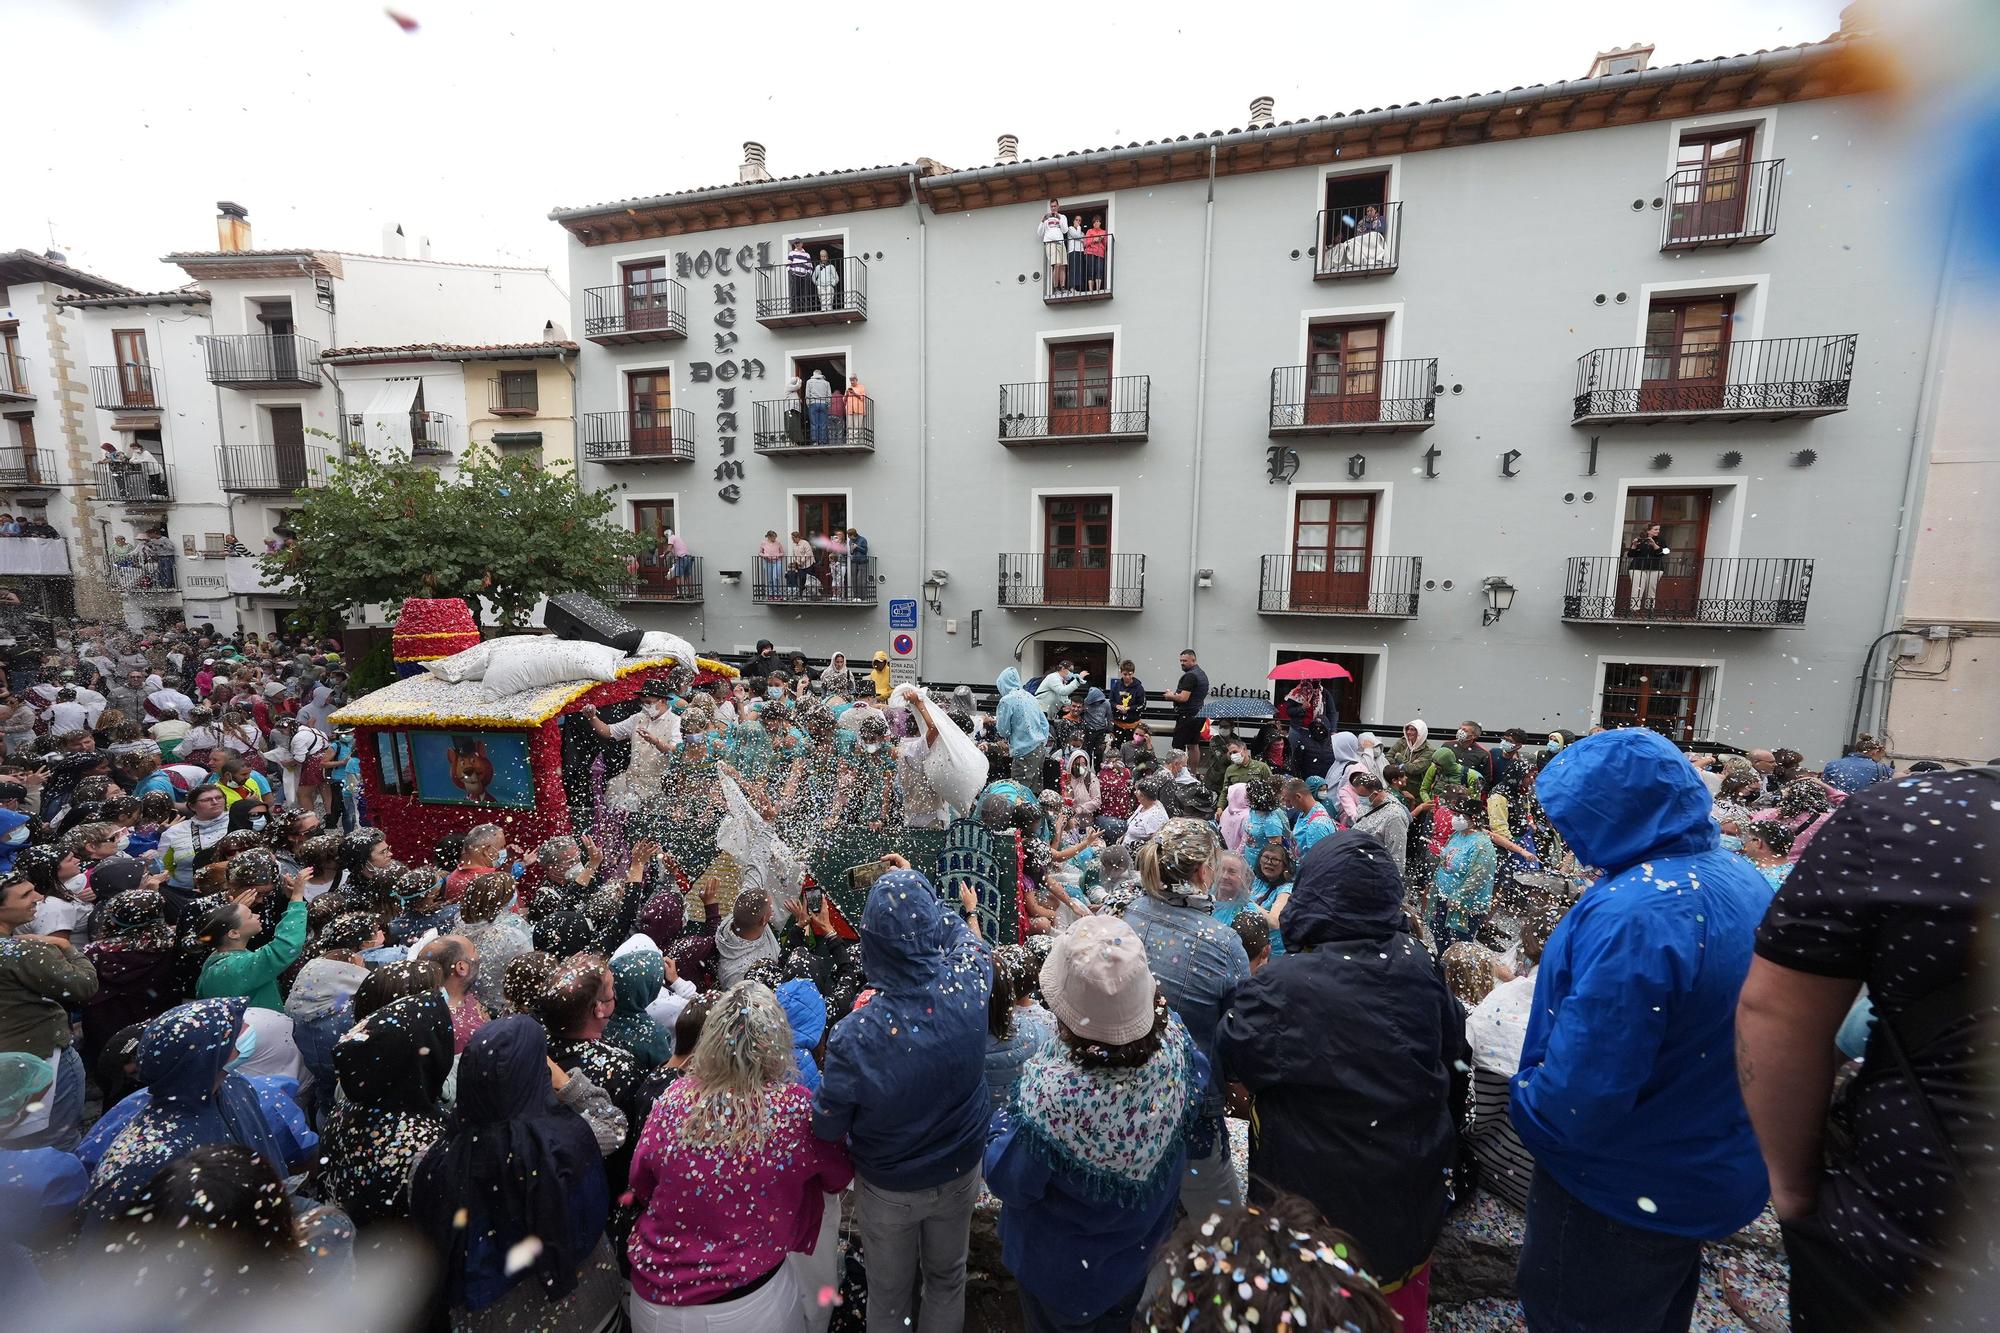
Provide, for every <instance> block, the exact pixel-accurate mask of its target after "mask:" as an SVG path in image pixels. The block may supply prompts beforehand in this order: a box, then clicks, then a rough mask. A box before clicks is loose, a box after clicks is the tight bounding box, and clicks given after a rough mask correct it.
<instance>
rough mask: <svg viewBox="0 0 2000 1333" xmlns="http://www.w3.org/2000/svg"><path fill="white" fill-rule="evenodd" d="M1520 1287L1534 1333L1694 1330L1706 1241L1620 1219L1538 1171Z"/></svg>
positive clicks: (1517, 1283) (1517, 1275)
mask: <svg viewBox="0 0 2000 1333" xmlns="http://www.w3.org/2000/svg"><path fill="white" fill-rule="evenodd" d="M1515 1286H1516V1288H1517V1289H1518V1291H1519V1292H1520V1296H1521V1310H1522V1312H1523V1313H1524V1314H1525V1315H1526V1316H1527V1320H1528V1329H1529V1333H1687V1328H1688V1325H1689V1323H1690V1322H1691V1321H1692V1320H1693V1318H1694V1298H1695V1293H1696V1292H1697V1291H1698V1290H1699V1288H1700V1286H1701V1242H1700V1241H1699V1240H1696V1239H1694V1238H1693V1237H1689V1236H1669V1235H1668V1234H1666V1233H1665V1232H1663V1231H1645V1230H1642V1229H1641V1228H1639V1227H1631V1226H1626V1225H1625V1224H1624V1223H1623V1222H1618V1221H1614V1220H1613V1219H1611V1218H1609V1217H1606V1216H1605V1215H1604V1214H1602V1213H1600V1212H1598V1211H1597V1210H1596V1209H1594V1208H1592V1207H1590V1206H1589V1205H1588V1204H1585V1203H1583V1202H1582V1201H1580V1200H1578V1199H1576V1198H1575V1197H1573V1196H1572V1195H1571V1194H1570V1193H1569V1191H1567V1190H1565V1189H1564V1188H1563V1187H1562V1186H1560V1185H1558V1184H1556V1182H1555V1181H1554V1180H1553V1179H1551V1178H1550V1176H1549V1174H1548V1172H1546V1171H1537V1172H1535V1179H1534V1183H1533V1184H1531V1185H1529V1187H1528V1235H1527V1240H1526V1242H1525V1243H1524V1244H1523V1245H1522V1246H1521V1263H1520V1267H1519V1268H1518V1269H1517V1270H1516V1272H1515Z"/></svg>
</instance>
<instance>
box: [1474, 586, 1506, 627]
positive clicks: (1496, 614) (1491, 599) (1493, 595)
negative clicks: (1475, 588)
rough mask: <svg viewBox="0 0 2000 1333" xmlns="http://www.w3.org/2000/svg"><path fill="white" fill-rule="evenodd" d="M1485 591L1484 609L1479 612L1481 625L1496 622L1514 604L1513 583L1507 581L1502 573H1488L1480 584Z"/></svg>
mask: <svg viewBox="0 0 2000 1333" xmlns="http://www.w3.org/2000/svg"><path fill="white" fill-rule="evenodd" d="M1481 587H1483V588H1484V589H1485V591H1486V609H1485V610H1484V611H1482V612H1480V614H1479V623H1480V624H1482V625H1494V624H1498V623H1499V621H1500V617H1501V616H1504V615H1506V614H1507V611H1508V608H1509V607H1511V606H1513V605H1514V585H1513V584H1511V583H1509V582H1507V577H1506V575H1504V574H1489V575H1487V576H1486V582H1485V583H1484V584H1482V585H1481Z"/></svg>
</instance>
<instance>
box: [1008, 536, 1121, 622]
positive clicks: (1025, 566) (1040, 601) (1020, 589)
mask: <svg viewBox="0 0 2000 1333" xmlns="http://www.w3.org/2000/svg"><path fill="white" fill-rule="evenodd" d="M1145 604H1146V557H1145V556H1143V555H1110V554H1107V553H1105V552H1103V551H1062V552H1059V553H1057V554H1056V555H1054V556H1050V555H1046V554H1043V553H1042V552H1039V551H1036V552H1028V553H1025V554H1019V555H1005V554H1003V555H1002V556H1001V557H1000V605H1002V606H1004V607H1012V608H1016V609H1019V608H1023V607H1043V606H1070V607H1078V608H1082V609H1085V610H1095V611H1137V610H1139V609H1140V608H1141V607H1143V606H1144V605H1145Z"/></svg>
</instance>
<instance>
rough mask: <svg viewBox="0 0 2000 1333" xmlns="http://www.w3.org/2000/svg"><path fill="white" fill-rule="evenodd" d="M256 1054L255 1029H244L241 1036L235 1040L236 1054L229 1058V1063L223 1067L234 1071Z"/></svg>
mask: <svg viewBox="0 0 2000 1333" xmlns="http://www.w3.org/2000/svg"><path fill="white" fill-rule="evenodd" d="M256 1053H257V1029H256V1028H244V1029H243V1032H242V1035H240V1036H238V1037H237V1038H236V1054H234V1055H232V1056H230V1057H229V1063H228V1064H227V1065H226V1066H224V1067H225V1068H227V1069H234V1068H236V1067H237V1066H238V1065H241V1064H242V1063H243V1062H244V1061H246V1060H248V1059H249V1058H250V1057H251V1056H253V1055H255V1054H256Z"/></svg>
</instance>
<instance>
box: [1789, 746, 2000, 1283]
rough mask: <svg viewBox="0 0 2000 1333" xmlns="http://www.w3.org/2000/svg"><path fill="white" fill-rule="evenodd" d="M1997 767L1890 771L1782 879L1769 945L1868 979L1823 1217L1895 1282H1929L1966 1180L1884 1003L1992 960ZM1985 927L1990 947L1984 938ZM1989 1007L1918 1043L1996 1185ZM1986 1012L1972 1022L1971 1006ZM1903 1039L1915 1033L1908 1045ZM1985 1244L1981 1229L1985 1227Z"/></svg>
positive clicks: (1937, 1104)
mask: <svg viewBox="0 0 2000 1333" xmlns="http://www.w3.org/2000/svg"><path fill="white" fill-rule="evenodd" d="M1996 811H2000V772H1996V771H1995V770H1993V769H1969V770H1963V771H1960V772H1956V773H1930V774H1923V775H1920V776H1917V777H1911V778H1904V779H1901V780H1898V781H1891V782H1884V783H1881V784H1879V785H1877V786H1874V787H1871V788H1869V789H1868V790H1867V791H1866V792H1863V793H1861V794H1860V795H1857V796H1851V797H1849V798H1848V799H1847V802H1846V804H1844V805H1843V806H1841V808H1840V809H1839V810H1838V811H1837V812H1836V813H1835V814H1834V816H1833V818H1831V819H1829V820H1828V821H1827V822H1826V824H1825V826H1824V827H1822V828H1821V829H1820V831H1819V833H1818V834H1817V835H1816V836H1815V837H1814V838H1813V840H1812V844H1811V845H1810V846H1809V847H1808V848H1807V849H1806V853H1805V855H1804V856H1803V857H1801V858H1800V859H1799V863H1798V866H1797V867H1796V868H1795V869H1794V870H1793V871H1792V873H1791V876H1790V878H1788V879H1787V880H1786V881H1785V884H1784V887H1783V888H1781V889H1780V890H1779V891H1778V895H1777V897H1776V898H1775V899H1774V900H1773V901H1772V903H1771V906H1770V909H1769V910H1768V911H1767V912H1766V913H1765V915H1764V922H1763V925H1762V926H1761V927H1759V928H1758V931H1757V952H1758V954H1759V955H1760V956H1762V957H1763V958H1765V959H1768V960H1769V961H1771V962H1773V963H1777V964H1779V965H1781V966H1784V967H1788V968H1792V969H1793V970H1795V971H1799V972H1810V973H1812V974H1814V975H1816V976H1825V977H1843V978H1852V979H1854V980H1857V981H1863V982H1866V983H1867V985H1868V996H1869V999H1870V1001H1871V1002H1872V1003H1873V1004H1874V1006H1875V1011H1876V1015H1877V1023H1876V1030H1875V1032H1874V1034H1873V1035H1872V1037H1871V1039H1870V1041H1869V1044H1868V1058H1867V1060H1866V1062H1865V1064H1864V1066H1863V1069H1862V1072H1861V1074H1860V1075H1859V1076H1858V1077H1857V1079H1856V1081H1855V1084H1854V1086H1853V1087H1852V1088H1851V1089H1850V1096H1851V1102H1850V1106H1851V1110H1852V1114H1851V1117H1850V1119H1849V1123H1850V1124H1851V1126H1852V1128H1853V1131H1854V1141H1855V1147H1854V1152H1853V1157H1852V1160H1851V1161H1849V1162H1846V1163H1844V1164H1843V1165H1842V1167H1841V1168H1840V1169H1838V1170H1834V1171H1830V1172H1829V1173H1828V1174H1827V1176H1826V1178H1825V1181H1824V1183H1823V1184H1822V1186H1821V1189H1820V1217H1821V1219H1822V1220H1823V1222H1824V1223H1825V1225H1826V1227H1827V1229H1828V1231H1829V1233H1830V1234H1831V1235H1832V1237H1833V1239H1834V1240H1835V1242H1836V1243H1837V1244H1838V1245H1839V1246H1840V1249H1841V1251H1842V1253H1843V1254H1844V1255H1845V1256H1846V1257H1847V1258H1849V1259H1851V1260H1852V1261H1854V1262H1855V1263H1857V1264H1859V1265H1861V1266H1862V1267H1863V1268H1865V1269H1866V1270H1867V1271H1868V1272H1869V1273H1870V1274H1871V1275H1873V1276H1874V1277H1875V1278H1876V1279H1877V1280H1878V1281H1880V1282H1881V1283H1882V1284H1883V1285H1884V1286H1885V1288H1886V1289H1887V1290H1889V1291H1891V1292H1894V1293H1899V1294H1900V1293H1904V1292H1908V1291H1910V1290H1912V1288H1913V1287H1924V1286H1928V1285H1930V1284H1929V1282H1928V1281H1927V1280H1926V1278H1925V1275H1924V1273H1923V1270H1924V1269H1926V1268H1929V1267H1932V1266H1934V1265H1935V1263H1936V1260H1937V1258H1938V1257H1939V1256H1940V1255H1941V1254H1942V1253H1943V1252H1945V1251H1948V1250H1952V1249H1955V1248H1957V1246H1958V1244H1959V1243H1960V1242H1961V1241H1962V1239H1963V1237H1964V1235H1965V1233H1966V1231H1967V1230H1968V1228H1967V1226H1966V1225H1965V1221H1966V1217H1965V1210H1964V1207H1963V1205H1964V1201H1965V1199H1966V1197H1967V1194H1966V1192H1965V1187H1964V1186H1963V1185H1961V1184H1960V1183H1958V1182H1957V1181H1956V1179H1955V1178H1956V1174H1957V1173H1956V1171H1955V1170H1954V1169H1953V1165H1952V1163H1951V1160H1950V1158H1949V1157H1948V1156H1947V1155H1946V1154H1945V1153H1944V1152H1943V1151H1942V1150H1941V1149H1940V1148H1939V1146H1938V1145H1937V1144H1936V1143H1935V1141H1934V1139H1933V1137H1932V1135H1931V1133H1930V1131H1929V1129H1928V1127H1927V1122H1926V1119H1925V1116H1924V1111H1923V1107H1922V1106H1921V1105H1920V1104H1919V1103H1918V1100H1917V1089H1916V1088H1913V1087H1912V1086H1911V1082H1910V1079H1909V1078H1908V1077H1907V1076H1906V1075H1905V1074H1904V1073H1903V1070H1902V1067H1901V1065H1900V1064H1899V1063H1898V1062H1897V1060H1896V1059H1895V1057H1894V1055H1893V1054H1892V1053H1891V1052H1890V1049H1889V1047H1888V1046H1887V1044H1886V1043H1885V1042H1884V1041H1883V1039H1882V1033H1881V1030H1880V1029H1881V1023H1880V1018H1881V1015H1883V1014H1898V1013H1903V1012H1906V1011H1907V1010H1908V1009H1909V1007H1910V1006H1911V1005H1913V1004H1915V1003H1916V1002H1918V1001H1920V1000H1922V999H1923V998H1924V997H1926V996H1929V995H1933V994H1936V993H1938V992H1941V991H1945V990H1947V989H1949V988H1953V987H1956V986H1959V985H1960V984H1961V983H1962V981H1963V980H1964V979H1965V978H1966V977H1967V975H1968V974H1972V975H1974V976H1979V975H1987V976H1990V975H1991V973H1992V970H1993V969H1992V966H1991V964H1990V962H1989V961H1988V958H1989V955H1990V952H1991V945H1992V942H1993V940H1994V937H1995V934H1996V931H2000V815H1996V813H1995V812H1996ZM1982 936H1983V937H1984V940H1985V942H1986V945H1987V947H1986V948H1981V947H1979V946H1980V943H1981V939H1982ZM1980 993H1981V994H1982V995H1985V996H1986V997H1987V998H1986V1000H1985V1001H1984V1003H1986V1004H1987V1005H1988V1006H1989V1007H1987V1008H1983V1009H1975V1008H1974V1005H1975V1004H1977V1003H1980V1002H1978V1001H1972V1000H1970V999H1968V1001H1967V1004H1966V1009H1967V1013H1966V1016H1965V1020H1964V1021H1962V1022H1959V1023H1955V1024H1952V1025H1951V1026H1950V1027H1949V1028H1948V1029H1947V1030H1946V1031H1945V1032H1944V1034H1943V1035H1942V1036H1940V1037H1938V1038H1936V1039H1934V1040H1932V1041H1931V1042H1930V1043H1929V1044H1928V1045H1926V1046H1923V1047H1920V1048H1917V1049H1910V1050H1909V1056H1910V1063H1911V1066H1912V1068H1913V1069H1914V1070H1915V1072H1916V1081H1917V1084H1918V1085H1919V1086H1920V1087H1921V1088H1922V1095H1923V1097H1924V1099H1925V1100H1927V1101H1928V1102H1929V1103H1930V1107H1931V1110H1932V1112H1933V1113H1934V1114H1935V1116H1936V1119H1937V1123H1938V1124H1939V1126H1940V1127H1941V1128H1942V1129H1943V1131H1944V1133H1945V1135H1946V1136H1947V1137H1948V1138H1950V1139H1951V1140H1952V1145H1953V1147H1954V1148H1955V1149H1956V1152H1957V1155H1958V1157H1959V1159H1960V1160H1961V1161H1963V1162H1965V1163H1966V1164H1967V1165H1968V1166H1969V1167H1970V1168H1971V1169H1972V1171H1973V1173H1974V1174H1975V1175H1976V1176H1977V1177H1979V1179H1978V1181H1977V1182H1975V1188H1973V1189H1972V1190H1971V1194H1970V1197H1973V1198H1985V1197H1989V1195H1988V1191H1990V1189H1991V1188H1992V1187H1993V1185H1994V1183H1995V1180H1996V1178H2000V1172H1996V1171H1995V1170H1994V1168H1993V1165H1992V1163H1993V1162H1994V1161H1995V1159H1996V1151H1995V1150H1996V1148H2000V1134H1996V1132H1995V1130H1996V1116H1995V1113H1994V1111H1993V1109H1992V1108H1991V1106H1990V1105H1989V1104H1988V1103H1987V1101H1986V1098H1985V1096H1984V1094H1983V1092H1982V1080H1981V1078H1980V1075H1979V1067H1980V1066H1981V1064H1982V1063H1985V1064H1986V1065H1987V1067H1991V1062H1992V1061H1994V1060H1995V1059H1996V1058H2000V1042H1996V1040H1995V1033H1994V1024H1993V1018H1994V1014H1993V1011H1992V1009H1991V1008H1990V1004H1991V999H1990V992H1987V991H1986V990H1985V988H1983V987H1982V988H1980ZM1975 1014H1977V1015H1978V1021H1975V1018H1974V1015H1975ZM1907 1045H1908V1044H1907V1043H1906V1047H1907ZM1981 1244H1982V1245H1983V1242H1981Z"/></svg>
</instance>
